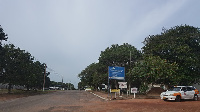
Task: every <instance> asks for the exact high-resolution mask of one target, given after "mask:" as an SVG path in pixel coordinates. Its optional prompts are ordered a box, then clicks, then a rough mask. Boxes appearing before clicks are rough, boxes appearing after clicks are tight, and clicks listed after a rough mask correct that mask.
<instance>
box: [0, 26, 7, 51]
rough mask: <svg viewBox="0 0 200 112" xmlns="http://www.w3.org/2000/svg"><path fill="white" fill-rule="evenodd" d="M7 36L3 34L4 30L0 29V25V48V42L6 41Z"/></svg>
mask: <svg viewBox="0 0 200 112" xmlns="http://www.w3.org/2000/svg"><path fill="white" fill-rule="evenodd" d="M7 36H8V35H7V34H5V33H4V30H3V28H2V27H1V25H0V47H1V44H2V43H1V41H2V40H7V39H8V37H7Z"/></svg>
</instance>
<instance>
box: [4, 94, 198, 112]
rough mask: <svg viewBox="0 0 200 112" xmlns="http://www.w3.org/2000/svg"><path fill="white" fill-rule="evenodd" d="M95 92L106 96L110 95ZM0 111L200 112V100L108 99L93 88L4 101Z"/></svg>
mask: <svg viewBox="0 0 200 112" xmlns="http://www.w3.org/2000/svg"><path fill="white" fill-rule="evenodd" d="M95 93H96V94H100V95H102V96H104V97H107V95H108V94H103V93H100V92H95ZM0 112H200V101H191V100H189V101H182V102H174V101H163V100H161V99H127V100H111V101H105V100H102V99H100V98H98V97H96V96H95V95H93V94H91V93H90V92H85V91H78V90H74V91H58V92H54V93H50V94H43V95H36V96H29V97H23V98H18V99H12V100H7V101H0Z"/></svg>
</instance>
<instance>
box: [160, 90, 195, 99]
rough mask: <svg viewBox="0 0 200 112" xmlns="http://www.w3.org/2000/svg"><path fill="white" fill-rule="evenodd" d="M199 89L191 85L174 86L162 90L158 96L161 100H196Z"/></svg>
mask: <svg viewBox="0 0 200 112" xmlns="http://www.w3.org/2000/svg"><path fill="white" fill-rule="evenodd" d="M198 96H199V91H198V90H197V89H196V88H195V87H193V86H174V87H172V88H171V89H169V90H167V91H166V92H162V93H161V94H160V97H161V99H162V100H164V101H167V100H175V101H177V102H180V101H181V100H185V99H193V100H195V101H197V100H198Z"/></svg>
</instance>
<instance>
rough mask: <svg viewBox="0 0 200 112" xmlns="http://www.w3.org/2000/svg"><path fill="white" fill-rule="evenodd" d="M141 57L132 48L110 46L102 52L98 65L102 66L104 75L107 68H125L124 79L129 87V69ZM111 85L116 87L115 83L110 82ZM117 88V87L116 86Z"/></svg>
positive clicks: (130, 46) (138, 52)
mask: <svg viewBox="0 0 200 112" xmlns="http://www.w3.org/2000/svg"><path fill="white" fill-rule="evenodd" d="M141 57H142V54H141V52H140V51H139V50H137V49H136V48H135V47H134V46H132V45H130V44H128V43H124V44H123V45H118V44H115V45H111V47H108V48H106V49H105V51H102V52H101V54H100V57H99V63H100V64H102V65H104V74H107V72H108V69H107V68H108V66H121V67H125V72H126V73H125V74H126V76H125V78H126V81H128V83H129V86H130V85H132V84H131V80H132V77H131V73H130V74H127V73H128V71H129V70H130V68H132V67H133V66H134V63H135V62H137V60H139V59H140V58H141ZM111 83H113V84H112V85H115V86H116V81H111ZM116 87H117V86H116Z"/></svg>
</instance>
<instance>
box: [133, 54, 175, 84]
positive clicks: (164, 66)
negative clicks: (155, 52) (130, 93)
mask: <svg viewBox="0 0 200 112" xmlns="http://www.w3.org/2000/svg"><path fill="white" fill-rule="evenodd" d="M177 69H178V65H177V64H176V63H168V62H167V61H166V60H165V59H161V58H160V57H159V56H144V59H143V60H141V61H138V62H137V63H136V64H135V66H134V67H133V69H132V75H131V76H132V77H133V78H132V79H133V80H132V81H133V83H134V85H135V86H137V87H139V88H141V87H142V86H145V85H147V84H152V85H153V84H166V85H170V84H177V82H178V81H179V79H177V78H176V75H177V74H176V71H177ZM129 73H130V72H129Z"/></svg>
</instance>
